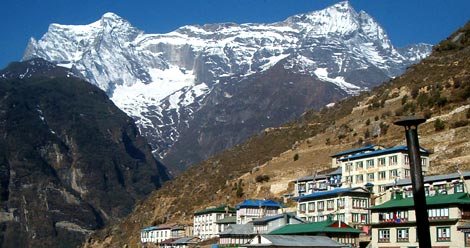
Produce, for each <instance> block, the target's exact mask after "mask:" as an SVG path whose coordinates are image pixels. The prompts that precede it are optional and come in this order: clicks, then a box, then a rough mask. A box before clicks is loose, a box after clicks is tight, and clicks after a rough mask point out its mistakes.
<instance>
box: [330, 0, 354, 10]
mask: <svg viewBox="0 0 470 248" xmlns="http://www.w3.org/2000/svg"><path fill="white" fill-rule="evenodd" d="M331 8H336V9H338V10H351V9H352V10H354V8H353V7H352V6H351V4H350V3H349V1H342V2H338V3H336V4H333V5H332V6H331Z"/></svg>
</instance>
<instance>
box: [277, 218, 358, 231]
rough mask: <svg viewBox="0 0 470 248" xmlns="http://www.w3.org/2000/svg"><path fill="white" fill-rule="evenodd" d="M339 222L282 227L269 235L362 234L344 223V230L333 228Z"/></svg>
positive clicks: (328, 221) (329, 221)
mask: <svg viewBox="0 0 470 248" xmlns="http://www.w3.org/2000/svg"><path fill="white" fill-rule="evenodd" d="M335 223H338V221H331V220H327V221H321V222H312V223H305V224H291V225H286V226H283V227H280V228H278V229H276V230H274V231H272V232H270V233H269V234H278V235H279V234H301V233H302V234H306V233H362V231H361V230H358V229H355V228H352V227H350V226H348V225H346V224H345V223H342V224H341V226H344V227H342V228H338V227H332V226H333V224H335Z"/></svg>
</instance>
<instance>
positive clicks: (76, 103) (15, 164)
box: [0, 59, 168, 247]
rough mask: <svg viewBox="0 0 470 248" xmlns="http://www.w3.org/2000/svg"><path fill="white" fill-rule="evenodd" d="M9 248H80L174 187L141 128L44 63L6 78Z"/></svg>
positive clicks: (1, 111)
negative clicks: (147, 200)
mask: <svg viewBox="0 0 470 248" xmlns="http://www.w3.org/2000/svg"><path fill="white" fill-rule="evenodd" d="M0 120H1V121H0V133H1V134H2V135H1V137H0V185H1V188H0V207H1V209H0V246H1V247H75V246H77V245H79V244H80V243H81V242H82V241H83V239H84V237H85V236H86V235H87V234H89V233H91V232H93V231H94V230H97V229H99V228H101V227H103V226H104V225H105V224H108V223H111V222H113V221H115V220H118V219H120V218H122V217H124V216H125V215H126V214H128V213H129V212H130V211H131V209H132V208H133V206H134V204H135V202H136V201H137V200H138V199H142V198H143V197H144V196H146V195H148V194H149V193H150V192H151V191H153V190H154V189H156V188H159V187H160V186H161V184H162V183H163V182H164V181H165V180H167V179H168V176H167V174H166V171H165V168H164V167H163V166H162V165H161V164H159V163H158V162H157V161H155V160H154V158H153V156H152V154H151V150H150V147H149V146H148V145H147V143H146V141H145V139H144V138H143V137H142V136H140V135H139V132H138V129H137V127H136V126H135V124H134V122H133V120H132V119H131V118H130V117H128V116H127V115H126V114H125V113H123V112H122V111H121V110H119V109H118V108H117V107H116V106H115V105H114V104H113V103H112V102H111V101H110V100H109V99H108V97H107V96H106V94H105V93H104V92H103V91H102V90H100V89H99V88H97V87H96V86H94V85H91V84H89V83H88V82H85V81H83V80H82V79H79V78H78V77H76V76H74V74H73V73H71V72H70V71H69V70H67V69H64V68H61V67H57V66H55V65H53V64H51V63H49V62H46V61H44V60H41V59H35V60H30V61H27V62H23V63H12V64H11V65H10V66H9V67H8V68H6V69H4V70H2V71H0Z"/></svg>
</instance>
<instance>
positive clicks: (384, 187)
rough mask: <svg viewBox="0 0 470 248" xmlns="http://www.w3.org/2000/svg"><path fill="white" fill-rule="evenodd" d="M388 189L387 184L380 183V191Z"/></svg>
mask: <svg viewBox="0 0 470 248" xmlns="http://www.w3.org/2000/svg"><path fill="white" fill-rule="evenodd" d="M386 190H387V185H385V184H384V185H379V193H381V192H385V191H386Z"/></svg>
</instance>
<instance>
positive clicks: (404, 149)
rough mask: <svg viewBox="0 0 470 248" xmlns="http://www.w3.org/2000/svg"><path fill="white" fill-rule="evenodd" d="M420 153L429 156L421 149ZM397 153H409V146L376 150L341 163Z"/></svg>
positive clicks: (344, 159) (345, 159) (348, 158)
mask: <svg viewBox="0 0 470 248" xmlns="http://www.w3.org/2000/svg"><path fill="white" fill-rule="evenodd" d="M419 150H420V152H421V153H422V154H423V153H424V154H426V155H429V153H430V152H429V151H428V150H426V149H424V148H422V147H420V149H419ZM396 152H408V147H407V146H396V147H392V148H387V149H382V150H376V151H372V152H366V153H361V154H356V155H352V156H349V157H345V158H341V159H340V160H341V161H348V160H354V159H360V158H367V157H373V156H379V155H383V154H389V153H396Z"/></svg>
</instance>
